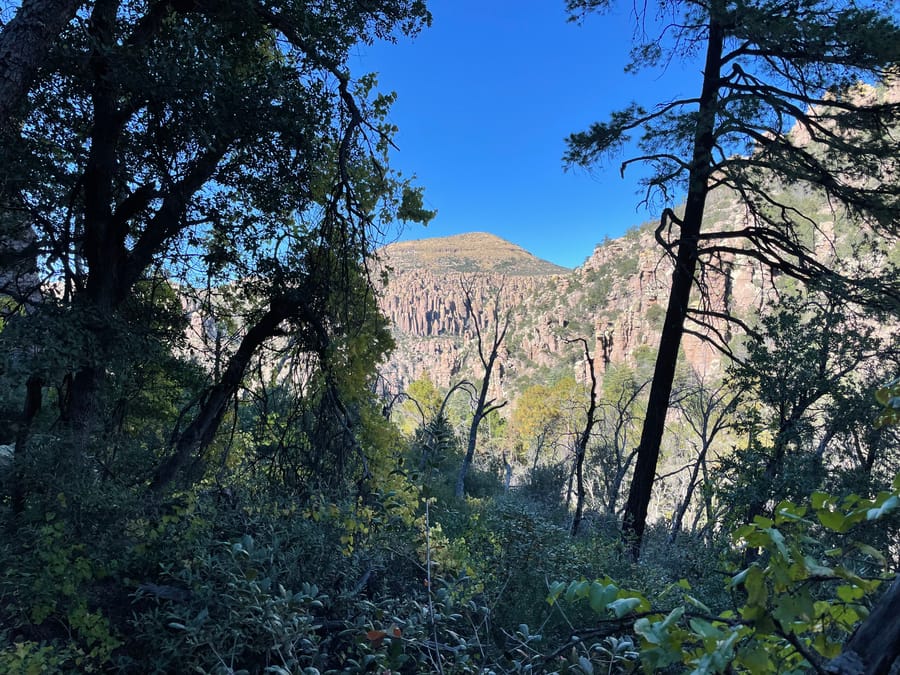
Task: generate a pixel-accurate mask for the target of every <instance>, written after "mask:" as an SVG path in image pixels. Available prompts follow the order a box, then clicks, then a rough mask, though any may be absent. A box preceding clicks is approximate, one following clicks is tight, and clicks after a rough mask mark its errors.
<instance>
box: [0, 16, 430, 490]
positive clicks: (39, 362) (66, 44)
mask: <svg viewBox="0 0 900 675" xmlns="http://www.w3.org/2000/svg"><path fill="white" fill-rule="evenodd" d="M51 4H53V3H43V4H42V3H40V2H25V3H23V4H22V6H21V9H20V11H19V14H18V15H17V16H16V17H15V19H14V20H13V21H10V22H9V23H8V24H7V25H6V26H5V27H4V29H3V32H2V37H3V42H2V43H0V44H4V45H5V44H6V40H7V38H10V39H12V37H14V36H12V31H14V30H19V29H22V35H25V36H26V37H30V38H32V39H34V40H37V39H43V40H44V42H45V43H46V45H47V47H46V51H45V52H44V53H42V54H41V55H40V59H39V60H35V61H34V63H35V64H37V65H36V66H35V68H32V69H31V70H29V69H28V68H27V67H26V66H27V64H25V65H23V66H22V78H23V79H22V83H21V84H20V85H17V86H18V90H19V91H21V90H23V89H24V90H27V91H28V92H29V93H28V95H27V96H13V95H11V96H10V97H9V99H8V100H9V103H10V106H11V107H10V112H9V115H7V116H4V118H3V119H2V127H0V150H2V158H3V162H2V166H0V242H2V243H3V248H4V250H3V251H2V254H3V257H2V260H3V261H4V265H6V264H7V263H9V264H8V265H7V267H6V269H7V270H9V269H22V270H27V271H28V272H29V273H33V272H34V270H36V269H40V271H41V272H42V273H43V278H42V279H41V282H42V288H43V290H44V291H45V292H46V293H45V299H44V301H43V302H41V303H38V304H37V306H33V307H31V311H30V312H28V313H27V316H19V317H17V318H16V321H15V322H11V323H10V325H9V326H7V328H6V329H5V330H4V335H3V337H4V338H5V339H7V340H13V339H14V340H16V341H17V342H16V345H15V347H16V350H15V355H14V356H15V358H11V357H8V358H7V361H6V363H4V364H3V368H2V369H0V370H2V374H3V375H4V377H6V378H13V379H14V378H15V377H20V379H21V381H22V382H26V381H27V385H28V386H27V389H28V401H29V403H28V404H26V405H25V406H24V409H23V413H22V414H21V418H22V419H20V420H19V427H20V429H28V428H29V426H30V425H31V423H32V421H33V418H34V417H35V415H37V414H38V412H39V409H40V393H41V389H42V388H43V389H48V388H49V389H52V390H53V391H54V392H58V395H57V396H56V399H57V401H58V405H59V422H60V424H59V425H58V426H57V428H58V429H60V430H63V429H64V430H66V431H67V432H68V433H69V434H70V435H71V437H72V438H73V439H74V440H75V442H74V443H73V447H78V448H81V451H82V452H83V451H84V450H85V449H88V450H90V448H91V447H92V446H94V447H96V448H103V447H106V446H105V443H104V442H103V441H102V440H101V441H100V442H98V443H95V442H94V439H100V438H101V437H102V436H103V435H104V434H107V433H108V432H109V431H110V429H109V423H110V420H111V419H114V417H115V415H113V414H112V411H113V410H114V408H115V407H116V400H115V399H116V397H115V396H114V395H113V394H112V393H111V392H113V391H114V390H115V388H116V386H117V384H118V383H120V382H121V381H122V380H123V379H127V378H128V377H130V376H131V374H133V373H135V372H136V370H140V368H136V367H135V364H136V363H137V361H138V360H139V359H140V358H141V357H142V356H143V355H145V354H147V353H148V351H149V350H151V349H152V348H154V345H156V346H159V345H160V343H161V342H162V341H164V340H163V337H162V336H161V332H160V331H159V330H156V329H155V328H154V326H153V320H152V317H153V314H154V312H153V308H152V306H150V307H147V303H146V302H145V300H144V299H143V298H142V296H141V293H139V289H140V288H141V286H142V284H147V283H156V282H158V281H159V280H167V282H168V283H169V285H170V286H171V287H172V288H173V289H175V290H176V292H177V293H178V294H179V296H180V300H181V301H182V303H185V304H186V305H188V306H200V305H203V304H204V303H205V307H201V309H202V310H203V311H205V312H207V314H208V315H209V316H210V317H211V318H212V319H215V316H214V315H215V313H216V312H217V311H218V310H217V308H216V306H215V305H216V303H215V302H213V301H211V300H210V298H211V297H213V296H215V297H217V298H219V299H221V298H222V297H223V296H226V295H227V296H230V297H231V302H230V304H231V306H232V307H237V308H239V309H238V310H237V311H236V315H238V316H237V317H236V318H237V319H239V321H240V323H241V324H243V326H239V329H238V330H236V331H232V337H233V338H234V340H233V344H232V345H230V347H229V348H228V349H227V350H226V352H225V353H224V354H223V355H222V361H221V368H218V369H211V370H212V372H211V373H210V379H209V381H208V382H207V383H206V385H205V386H204V387H203V388H202V390H201V391H200V392H199V393H198V395H197V396H196V398H195V399H194V401H193V405H192V406H190V407H187V408H185V410H183V411H182V415H181V416H180V418H179V423H178V425H177V428H176V429H175V430H174V432H173V433H172V435H171V438H172V441H171V445H172V448H171V452H168V453H165V454H164V455H163V456H158V457H157V458H156V461H157V466H156V468H155V470H154V469H153V468H152V467H150V472H151V473H150V475H151V476H152V479H151V481H150V482H151V484H152V486H153V488H154V489H162V488H164V487H165V486H167V485H168V484H169V483H170V482H171V481H172V480H173V479H174V478H175V477H176V476H177V475H178V474H179V472H180V471H181V470H182V469H184V468H185V467H186V466H187V465H188V464H189V463H190V464H196V462H197V460H198V459H202V455H203V453H204V450H205V449H206V448H207V447H208V446H209V444H210V443H211V441H212V438H213V437H214V436H215V434H216V431H217V429H218V427H219V425H220V423H221V421H222V419H223V416H224V415H225V411H226V409H227V407H228V406H229V402H231V401H234V400H235V396H236V392H237V391H238V389H239V387H240V386H241V384H242V381H243V379H244V376H245V373H246V371H247V368H248V366H249V364H250V363H251V362H252V360H253V358H254V355H255V354H256V353H258V352H259V350H260V349H261V348H262V347H263V346H265V345H267V344H272V340H273V338H280V339H281V344H282V345H287V346H289V347H290V348H291V349H293V350H294V351H295V352H296V353H307V354H312V355H314V357H315V358H314V359H313V362H314V365H315V368H316V369H317V370H318V371H320V373H321V375H322V377H321V379H322V381H323V382H324V384H323V394H322V396H323V397H324V398H326V399H328V400H330V401H332V403H333V408H335V409H336V410H337V411H338V413H339V416H342V415H343V412H342V403H341V401H340V400H339V398H340V396H339V392H338V389H339V380H340V379H341V377H343V376H344V375H345V374H346V370H347V369H345V368H343V365H342V363H341V362H342V360H346V358H347V356H346V355H347V354H348V353H351V352H353V350H354V349H356V351H359V352H361V350H360V349H358V348H353V347H351V346H349V345H348V340H354V339H356V340H357V341H358V336H359V334H360V333H361V332H364V331H366V330H376V331H377V330H380V329H377V328H375V327H374V326H373V323H372V321H371V320H370V317H372V316H374V313H375V308H374V302H373V301H372V292H371V287H370V284H369V283H368V281H367V280H366V279H365V278H364V275H362V276H361V274H362V273H361V269H362V266H364V264H365V263H364V260H365V258H366V256H367V254H368V253H369V252H370V250H371V248H372V246H373V243H374V242H373V238H375V237H377V233H378V228H379V227H381V226H382V225H383V224H384V223H385V222H386V221H387V220H389V219H393V218H395V217H398V216H399V217H401V218H405V219H422V218H427V217H428V216H429V214H428V213H427V212H425V211H424V210H422V209H421V195H420V194H419V193H418V191H417V190H416V189H414V188H411V187H410V186H409V184H408V183H407V182H406V181H404V180H400V179H399V178H398V177H397V176H396V175H395V174H392V173H391V172H390V171H389V170H388V169H387V168H386V161H385V160H386V156H387V152H388V148H389V144H390V137H391V134H392V132H393V127H392V125H390V124H388V123H387V122H386V120H385V115H386V112H387V109H388V107H389V105H390V102H391V97H390V96H380V95H377V94H376V93H375V90H374V84H375V83H374V79H373V78H372V77H368V76H367V77H362V78H353V77H352V76H351V74H350V72H349V70H348V67H347V63H348V57H349V53H350V50H351V49H352V48H353V46H354V45H356V44H358V43H360V42H371V41H373V40H375V39H393V38H394V36H395V35H397V34H399V33H406V34H414V33H415V32H417V31H418V30H419V29H420V28H421V27H423V26H424V25H427V24H428V23H429V22H430V15H429V13H428V11H427V9H426V8H425V6H424V3H423V2H421V0H388V1H386V2H379V3H376V4H372V3H298V2H291V1H288V0H275V1H262V0H227V1H216V2H209V1H208V0H187V1H183V0H177V1H173V0H154V1H153V2H138V1H134V0H92V1H89V2H82V3H74V5H75V6H76V7H77V12H75V14H74V16H73V17H72V18H71V20H69V21H67V22H63V25H62V27H54V26H50V25H49V24H48V25H47V26H46V29H47V34H46V35H45V36H44V37H43V38H42V37H41V36H40V35H37V34H36V33H35V32H34V31H33V30H32V31H31V32H29V30H26V29H27V28H28V26H32V28H33V25H32V24H33V23H34V21H32V19H33V16H32V15H30V14H27V13H28V12H34V11H36V8H37V9H39V8H41V7H43V6H44V5H46V6H47V7H45V9H47V10H48V11H49V6H50V5H51ZM56 4H57V5H59V7H58V9H59V10H60V12H61V13H60V14H59V16H60V17H61V18H64V12H63V4H64V3H56ZM70 4H71V3H70ZM70 9H73V8H71V7H70ZM20 19H21V21H20ZM23 26H24V28H23ZM17 27H18V28H17ZM7 57H9V54H7V53H6V52H3V53H0V59H2V63H3V64H4V68H6V64H7V61H8V60H9V59H8V58H7ZM11 73H12V66H10V70H9V71H8V72H6V71H5V72H4V77H5V76H6V75H10V74H11ZM29 73H30V74H29ZM13 74H15V73H13ZM17 77H18V75H17ZM23 238H24V240H26V241H27V245H26V246H19V245H16V240H17V239H18V240H20V241H21V240H22V239H23ZM22 257H28V258H30V260H31V261H37V262H38V265H37V266H36V265H35V264H33V263H29V262H28V260H25V261H23V260H20V259H18V258H22ZM13 286H14V285H13ZM10 287H12V286H10ZM202 289H207V291H208V292H207V293H206V295H205V298H206V299H205V300H197V299H196V297H195V298H190V297H188V296H189V295H191V294H194V295H195V296H198V295H199V291H201V290H202ZM7 301H8V302H32V303H33V298H32V297H31V296H28V297H25V296H22V297H18V298H17V297H10V298H7ZM191 303H194V304H193V305H192V304H191ZM198 303H199V305H198ZM141 305H144V307H143V309H144V310H147V311H135V308H136V307H139V306H141ZM151 305H152V303H151ZM148 316H149V317H151V318H150V319H147V317H148ZM13 323H18V324H19V325H18V326H13V325H12V324H13ZM376 323H377V322H376ZM48 326H49V327H52V326H62V328H59V329H53V330H48ZM175 333H176V334H180V333H179V332H178V331H175ZM382 333H383V331H381V332H379V333H377V335H376V336H375V337H372V336H371V335H370V337H372V339H369V340H368V342H369V343H370V346H372V347H373V350H374V351H375V352H378V351H379V350H380V351H381V352H382V353H383V351H384V349H383V348H384V347H385V346H386V342H385V340H386V338H384V336H383V335H382ZM50 336H53V339H51V337H50ZM170 337H171V333H170ZM57 338H62V339H57ZM376 338H377V339H376ZM172 339H173V340H174V339H175V338H172ZM29 341H30V343H29ZM26 346H27V349H25V347H26ZM173 347H174V345H173V344H171V341H170V342H169V343H166V344H165V345H163V348H162V351H164V352H165V351H168V352H172V348H173ZM11 353H12V351H7V354H8V355H9V354H11ZM16 384H17V383H15V382H13V383H12V385H10V386H14V385H16ZM19 384H21V383H19ZM343 417H346V415H343ZM344 421H346V420H344ZM20 436H21V434H20ZM19 440H20V441H21V442H19V443H17V454H18V450H21V449H24V448H25V445H26V443H25V440H26V439H24V438H20V439H19Z"/></svg>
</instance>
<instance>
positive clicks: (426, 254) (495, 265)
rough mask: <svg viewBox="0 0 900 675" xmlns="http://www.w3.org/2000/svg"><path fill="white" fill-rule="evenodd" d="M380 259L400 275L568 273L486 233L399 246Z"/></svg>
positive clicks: (389, 250) (380, 254)
mask: <svg viewBox="0 0 900 675" xmlns="http://www.w3.org/2000/svg"><path fill="white" fill-rule="evenodd" d="M379 256H380V257H381V258H383V260H384V263H385V264H386V265H388V266H390V267H392V268H394V269H395V270H397V271H399V272H405V271H410V270H418V269H427V270H430V271H433V272H437V271H443V272H457V273H461V274H469V273H490V274H504V275H507V276H545V275H548V274H565V273H567V272H569V271H570V270H568V269H567V268H565V267H560V266H559V265H554V264H553V263H551V262H548V261H546V260H541V259H540V258H537V257H535V256H533V255H532V254H531V253H529V252H528V251H526V250H525V249H523V248H522V247H520V246H516V245H515V244H513V243H510V242H508V241H505V240H504V239H501V238H500V237H497V236H495V235H493V234H488V233H487V232H471V233H467V234H458V235H455V236H452V237H433V238H430V239H419V240H416V241H404V242H398V243H396V244H390V245H389V246H386V247H384V248H383V249H381V251H380V252H379Z"/></svg>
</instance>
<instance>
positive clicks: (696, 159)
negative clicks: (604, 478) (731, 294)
mask: <svg viewBox="0 0 900 675" xmlns="http://www.w3.org/2000/svg"><path fill="white" fill-rule="evenodd" d="M723 42H724V29H723V26H722V25H721V24H720V23H719V22H718V21H717V20H716V19H715V18H711V19H710V22H709V41H708V43H707V51H706V66H705V68H704V71H703V90H702V93H701V95H700V109H699V113H698V116H697V128H696V133H695V135H694V150H693V156H692V160H691V170H690V179H689V180H690V185H689V188H688V195H687V202H686V204H685V212H684V218H683V220H681V221H680V222H679V221H677V219H675V215H674V214H671V213H669V214H664V215H663V219H664V222H665V219H666V218H669V219H672V220H673V221H674V222H676V223H677V224H679V225H680V229H681V235H680V237H679V239H678V253H677V255H676V258H675V270H674V271H673V272H672V290H671V292H670V293H669V304H668V308H667V309H666V318H665V322H664V323H663V330H662V335H661V337H660V343H659V352H658V353H657V357H656V366H655V369H654V372H653V384H652V385H651V387H650V399H649V402H648V404H647V416H646V418H645V419H644V426H643V430H642V431H641V442H640V446H639V448H638V455H637V462H636V463H635V467H634V478H633V480H632V482H631V489H630V490H629V493H628V502H627V504H626V507H625V519H624V525H623V527H624V534H625V536H626V538H627V539H628V541H629V546H630V547H631V555H632V558H634V559H637V558H638V556H639V555H640V550H641V541H642V540H643V536H644V529H645V528H646V525H647V509H648V507H649V505H650V494H651V490H652V488H653V481H654V478H655V476H656V465H657V462H658V461H659V448H660V444H661V443H662V436H663V431H664V429H665V424H666V414H667V413H668V409H669V397H670V396H671V394H672V383H673V382H674V380H675V364H676V361H677V359H678V348H679V346H680V345H681V338H682V337H683V336H684V321H685V317H686V316H687V310H688V301H689V300H690V297H691V289H692V288H693V286H694V273H695V271H696V269H697V252H698V250H699V240H700V228H701V225H702V223H703V211H704V209H705V207H706V197H707V194H708V193H709V180H710V172H711V169H712V164H713V158H712V151H713V147H714V144H715V136H714V132H715V125H716V113H717V110H718V101H719V77H720V74H719V73H720V69H721V63H722V49H723Z"/></svg>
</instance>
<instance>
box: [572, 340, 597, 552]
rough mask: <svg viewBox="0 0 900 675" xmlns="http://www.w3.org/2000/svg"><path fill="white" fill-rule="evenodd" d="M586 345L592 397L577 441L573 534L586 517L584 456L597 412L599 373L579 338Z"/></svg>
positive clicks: (585, 353)
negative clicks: (595, 370) (596, 371)
mask: <svg viewBox="0 0 900 675" xmlns="http://www.w3.org/2000/svg"><path fill="white" fill-rule="evenodd" d="M579 339H580V341H581V343H582V345H583V346H584V357H585V358H586V359H587V363H588V372H589V373H590V374H591V399H590V403H589V404H588V409H587V418H586V419H585V423H584V429H583V430H582V431H581V434H580V435H579V436H578V440H577V441H576V443H575V486H576V487H575V515H574V516H573V517H572V530H571V534H572V536H573V537H574V536H576V535H577V534H578V529H579V528H580V527H581V521H582V519H583V518H584V493H585V490H584V456H585V454H587V446H588V443H589V442H590V440H591V431H593V429H594V422H595V420H594V415H595V413H596V412H597V374H596V373H595V372H594V359H592V358H591V352H590V351H589V350H588V345H587V340H585V339H584V338H579Z"/></svg>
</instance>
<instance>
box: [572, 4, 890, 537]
mask: <svg viewBox="0 0 900 675" xmlns="http://www.w3.org/2000/svg"><path fill="white" fill-rule="evenodd" d="M610 5H611V3H609V2H606V1H602V2H597V1H596V0H570V1H569V2H568V3H567V7H568V9H569V11H570V12H571V13H572V16H573V18H576V19H577V18H579V17H583V16H584V15H585V14H587V13H589V12H592V11H597V10H603V9H607V8H608V7H609V6H610ZM645 11H647V12H648V14H647V15H646V16H645V17H644V18H645V19H647V23H646V24H645V25H653V26H658V28H659V30H658V33H655V34H654V33H651V34H649V35H646V37H644V35H641V37H640V38H639V39H638V41H637V43H636V45H635V48H634V50H633V54H632V64H631V66H630V67H632V68H643V67H658V66H662V65H665V64H666V63H668V62H669V61H670V60H673V59H680V58H687V57H693V56H699V55H701V54H702V57H701V58H702V63H703V66H702V68H703V71H702V81H701V82H700V83H698V91H697V94H696V96H692V97H686V98H680V99H677V100H674V101H662V102H660V103H659V104H658V105H657V106H656V107H655V108H654V109H652V110H647V109H644V108H643V107H641V106H638V105H636V104H632V105H631V106H629V107H627V108H625V109H623V110H621V111H619V112H616V113H614V114H613V115H612V116H611V118H610V120H609V121H607V122H602V123H596V124H594V125H592V126H591V127H590V128H589V129H588V130H587V131H584V132H580V133H576V134H573V135H572V136H570V137H569V141H568V145H569V150H568V152H567V154H566V161H567V162H569V163H570V164H576V165H583V166H590V165H592V164H593V163H595V162H596V161H598V160H600V159H602V158H603V157H605V156H607V155H608V154H609V153H614V152H617V151H619V150H621V149H622V148H623V147H625V146H626V144H627V143H629V142H630V141H632V134H634V133H637V134H638V137H637V139H636V143H637V147H638V149H639V154H638V155H637V156H635V157H632V158H629V159H626V160H625V161H624V162H623V163H622V170H623V171H624V170H625V169H627V167H628V166H629V165H630V164H632V163H635V162H641V163H644V164H647V165H649V166H650V168H651V171H650V175H649V177H648V178H647V179H646V181H645V182H646V187H647V193H646V198H645V199H646V200H647V201H648V202H650V201H651V200H654V199H659V200H660V202H661V205H662V216H661V218H660V222H659V227H658V228H657V231H656V236H657V241H658V242H659V244H660V245H661V246H662V247H663V249H664V250H665V251H666V252H667V253H668V254H669V255H671V256H672V257H673V258H674V264H675V270H674V273H673V280H672V288H671V292H670V295H669V303H668V308H667V312H666V318H665V322H664V325H663V333H662V337H661V340H660V348H659V352H658V356H657V361H656V369H655V373H654V378H653V386H652V388H651V392H650V403H649V407H648V414H647V417H646V420H645V424H644V430H643V434H642V438H641V444H640V451H639V453H638V459H637V464H636V468H635V478H634V480H633V481H632V484H631V490H630V493H629V500H628V507H627V510H626V516H625V518H626V520H625V527H626V531H627V532H628V533H629V534H631V535H633V537H634V541H635V549H634V551H635V552H637V550H639V547H640V540H641V536H642V533H643V530H644V526H645V522H646V515H647V505H648V504H649V502H650V493H651V486H652V483H653V477H654V472H655V467H656V464H657V459H658V455H659V447H660V441H661V438H662V434H663V428H664V424H665V418H666V413H667V410H668V407H669V397H670V394H671V391H672V382H673V380H674V374H675V363H676V361H677V354H678V347H679V345H680V342H681V337H682V335H683V334H684V332H685V322H686V321H694V322H697V323H699V324H700V325H701V326H704V325H705V326H709V324H710V321H711V319H710V316H711V314H710V313H709V312H708V311H704V307H703V306H702V305H701V307H700V308H699V309H698V308H690V307H689V301H690V297H691V292H692V289H693V288H694V287H698V288H699V289H700V290H701V291H702V289H703V288H704V273H705V271H706V270H708V268H715V267H716V266H718V265H721V264H722V260H723V257H726V258H729V259H733V258H734V257H735V256H743V257H745V258H750V259H752V260H755V261H758V262H759V263H761V264H762V265H763V266H765V267H766V268H768V269H769V270H771V271H772V272H773V273H776V274H784V275H787V276H790V277H794V278H797V279H799V280H802V281H804V282H807V283H810V284H812V285H814V286H816V287H818V288H821V289H822V290H824V291H826V292H828V293H831V294H835V295H839V296H841V297H845V298H848V299H851V300H853V301H856V302H861V303H865V304H867V305H869V306H873V307H877V308H879V309H881V310H883V311H888V312H890V313H893V314H896V312H897V311H898V307H900V303H898V300H900V288H898V286H897V283H896V273H895V272H894V271H892V270H890V269H886V271H885V272H884V273H883V274H882V275H876V276H873V275H871V274H867V273H866V271H864V270H860V269H859V268H858V267H857V266H856V265H855V261H854V260H840V259H838V257H837V256H835V255H833V253H832V250H831V249H830V248H829V244H828V242H830V241H831V238H830V235H829V232H828V231H827V227H826V225H825V221H826V220H832V221H833V220H834V219H835V218H840V217H844V216H845V215H852V216H853V217H854V218H856V219H857V222H858V223H859V226H860V227H862V228H865V229H866V230H867V231H869V232H871V233H872V234H873V235H878V234H886V235H890V236H896V234H897V218H896V213H897V206H898V199H900V185H898V184H897V183H896V181H893V180H885V178H888V177H891V176H894V175H895V174H896V169H897V166H896V161H897V159H896V158H897V156H898V140H897V137H896V134H895V133H894V130H895V129H896V128H897V122H898V114H900V100H898V98H897V96H896V93H895V92H896V89H890V88H889V89H887V90H885V89H881V90H875V89H872V88H871V85H874V84H878V83H886V84H887V85H888V86H890V85H891V78H892V77H893V75H894V74H895V72H896V68H897V64H898V61H900V48H898V39H897V38H898V37H900V26H898V24H897V22H896V20H895V16H894V14H893V13H892V12H891V10H890V8H889V7H888V6H887V5H885V4H883V3H879V2H867V3H853V4H846V3H837V2H831V1H829V0H784V1H781V0H778V1H775V2H769V1H758V0H751V1H741V2H723V1H720V0H709V1H703V2H686V3H682V2H663V3H661V4H660V5H659V6H658V12H659V14H658V16H657V17H656V19H657V21H656V22H654V20H653V17H652V16H650V15H649V8H646V10H645ZM885 91H887V95H886V94H885ZM879 92H880V93H879ZM721 190H730V191H731V192H733V193H734V194H736V195H737V196H738V197H739V203H740V205H741V207H742V208H743V215H742V217H741V221H740V222H737V223H734V226H733V228H729V229H725V230H718V231H707V230H706V229H705V228H704V227H703V222H704V213H705V209H706V204H707V197H708V196H709V195H710V194H711V193H714V192H716V191H721ZM803 194H814V195H819V196H820V199H819V202H818V203H826V204H829V205H830V213H829V212H828V209H826V212H825V214H823V213H821V212H819V211H818V210H817V209H810V208H808V207H807V206H804V205H803V204H802V203H800V202H799V201H798V199H797V198H796V197H797V196H798V195H803ZM681 198H684V199H685V203H684V204H685V205H684V211H683V213H682V215H678V214H677V213H676V211H675V209H674V207H675V205H676V204H675V203H674V200H676V199H681ZM823 215H824V217H823ZM810 234H811V235H812V236H810ZM860 246H861V247H864V246H867V247H869V250H872V249H873V248H874V250H875V255H878V250H879V249H878V239H877V236H872V237H869V238H867V239H866V240H865V242H864V243H861V244H860ZM881 255H883V252H882V254H881ZM726 318H727V317H726Z"/></svg>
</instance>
